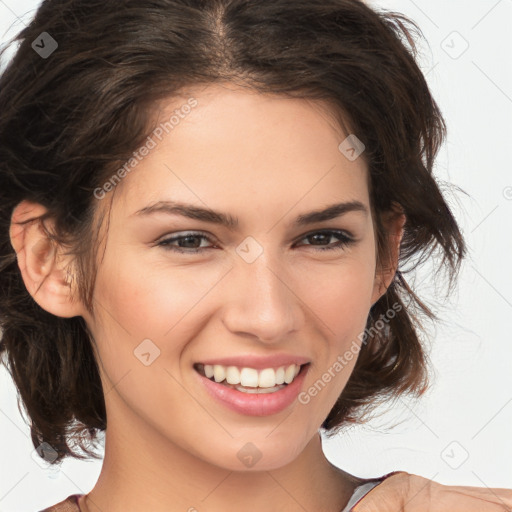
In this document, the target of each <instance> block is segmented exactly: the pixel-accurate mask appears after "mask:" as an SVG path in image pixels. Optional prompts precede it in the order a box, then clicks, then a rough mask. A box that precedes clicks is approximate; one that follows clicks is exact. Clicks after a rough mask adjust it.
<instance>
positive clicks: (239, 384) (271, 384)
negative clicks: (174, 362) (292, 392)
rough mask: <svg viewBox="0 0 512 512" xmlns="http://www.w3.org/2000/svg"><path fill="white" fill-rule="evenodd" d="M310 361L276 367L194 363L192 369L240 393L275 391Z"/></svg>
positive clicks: (302, 371) (289, 382)
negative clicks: (260, 367)
mask: <svg viewBox="0 0 512 512" xmlns="http://www.w3.org/2000/svg"><path fill="white" fill-rule="evenodd" d="M309 364H310V363H306V364H302V365H298V364H295V363H292V364H289V365H283V366H279V367H276V368H263V369H256V368H250V367H238V366H224V365H221V364H215V365H210V364H203V363H195V364H194V370H195V371H196V372H197V373H199V374H200V375H202V376H203V377H206V378H207V379H209V380H210V381H212V382H215V383H217V384H221V385H222V386H225V387H227V388H231V389H236V390H237V391H240V392H242V393H250V394H266V393H275V392H277V391H280V390H282V389H284V388H286V387H287V386H288V385H289V384H291V383H292V382H293V381H294V380H295V378H296V377H297V376H298V375H299V374H302V373H304V372H305V371H306V367H307V366H309Z"/></svg>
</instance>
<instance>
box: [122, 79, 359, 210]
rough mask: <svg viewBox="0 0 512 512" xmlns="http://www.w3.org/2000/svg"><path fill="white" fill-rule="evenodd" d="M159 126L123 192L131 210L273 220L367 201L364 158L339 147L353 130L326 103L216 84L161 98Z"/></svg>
mask: <svg viewBox="0 0 512 512" xmlns="http://www.w3.org/2000/svg"><path fill="white" fill-rule="evenodd" d="M190 105H194V106H193V107H192V108H190ZM155 126H156V129H155V131H154V132H153V134H152V135H150V140H151V141H150V142H149V143H148V145H149V146H151V149H150V150H149V151H147V152H146V156H144V157H143V158H141V159H140V161H139V162H138V163H137V165H136V166H135V167H134V169H133V170H132V171H131V172H129V174H128V175H127V176H126V178H124V179H123V183H122V187H121V188H122V190H120V191H117V192H116V196H117V195H118V194H119V195H121V197H120V203H119V205H120V207H122V208H123V209H124V210H125V213H126V214H127V215H128V214H130V213H133V212H134V211H136V210H137V209H140V208H143V207H144V206H146V204H147V203H148V201H157V200H162V199H176V200H181V201H187V202H189V203H190V202H192V203H196V204H198V205H202V206H204V205H208V206H209V207H211V208H220V209H224V210H225V209H226V207H227V206H231V207H232V208H234V209H237V210H239V211H240V210H241V211H243V210H244V209H245V210H247V209H248V208H249V207H251V206H252V207H253V208H256V209H258V211H260V213H262V211H263V210H264V211H269V212H270V210H272V213H273V215H274V216H275V215H276V214H279V213H282V210H290V209H291V208H294V205H299V204H300V205H301V206H303V207H304V208H308V207H309V206H312V207H318V206H319V204H321V205H323V204H327V203H333V202H335V201H339V200H359V201H362V202H364V203H366V204H368V200H369V198H368V187H367V167H366V163H365V161H364V159H363V158H362V157H359V158H356V159H355V160H351V159H348V158H347V157H346V156H345V154H344V153H343V152H342V151H341V150H340V148H339V146H340V144H341V143H342V142H343V141H344V140H345V139H346V137H347V136H348V135H349V134H348V133H346V132H344V130H343V129H342V128H341V127H340V126H339V124H338V123H337V122H336V121H335V117H334V113H332V112H330V111H329V107H328V106H327V105H326V104H325V103H320V102H317V101H311V100H305V99H298V98H288V97H284V96H280V95H269V94H262V93H258V92H255V91H252V90H248V89H245V88H240V87H237V86H234V85H231V84H223V85H218V84H217V85H210V86H207V87H204V86H203V87H201V88H199V87H196V88H189V89H188V90H187V92H186V93H182V95H181V96H180V97H178V98H176V97H175V98H173V99H171V100H166V101H163V102H161V103H160V104H159V108H158V117H157V120H156V123H155ZM298 211H300V208H299V209H297V212H298Z"/></svg>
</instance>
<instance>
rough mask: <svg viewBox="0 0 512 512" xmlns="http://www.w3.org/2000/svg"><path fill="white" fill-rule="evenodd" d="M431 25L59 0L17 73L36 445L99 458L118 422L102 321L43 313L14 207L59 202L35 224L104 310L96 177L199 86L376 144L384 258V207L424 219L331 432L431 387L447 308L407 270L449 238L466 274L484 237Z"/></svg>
mask: <svg viewBox="0 0 512 512" xmlns="http://www.w3.org/2000/svg"><path fill="white" fill-rule="evenodd" d="M43 32H47V33H48V34H49V35H50V36H51V37H52V38H53V39H54V40H55V41H56V42H57V44H58V47H57V48H56V49H55V50H54V51H53V53H51V55H47V56H46V58H42V56H41V55H40V54H38V52H37V51H35V49H34V47H33V43H34V42H35V41H39V39H40V38H41V37H42V36H41V34H42V33H43ZM44 37H46V36H44ZM419 37H421V31H420V29H419V28H418V26H417V25H416V24H415V23H414V22H413V21H411V20H410V19H408V18H407V17H405V16H403V15H401V14H399V13H394V12H390V11H384V10H381V11H377V10H374V9H372V8H370V7H369V6H367V5H366V4H365V3H363V2H361V1H358V0H258V1H253V0H115V1H114V0H44V1H43V2H42V4H41V5H40V7H39V9H38V10H37V12H36V14H35V17H34V18H33V20H32V21H31V23H30V24H29V25H28V26H27V27H26V28H24V29H23V30H22V31H21V32H20V33H19V34H18V35H17V36H16V37H15V38H14V39H13V40H12V41H11V44H12V43H13V42H17V43H18V45H19V46H18V48H17V50H16V52H15V54H14V57H13V58H12V59H11V60H10V62H8V63H7V65H6V67H5V69H4V70H3V72H2V74H1V77H0V112H1V113H2V114H1V116H0V327H1V329H2V338H1V342H0V353H2V356H4V364H5V365H6V368H7V369H8V371H9V372H10V374H11V376H12V378H13V380H14V382H15V384H16V387H17V389H18V390H19V397H20V398H21V400H22V402H23V405H24V407H25V410H26V412H27V413H28V416H29V418H30V422H31V423H30V430H31V437H32V442H33V444H34V446H35V447H38V446H39V445H40V444H41V443H42V442H47V443H49V444H50V445H51V446H52V447H53V449H54V450H55V451H56V453H57V457H56V458H55V459H54V460H53V461H52V462H53V463H58V462H59V461H60V460H62V459H63V458H64V457H66V456H72V457H76V458H86V457H84V455H82V454H81V453H79V451H78V449H77V448H80V449H81V450H83V451H84V452H85V453H86V454H87V455H88V456H92V457H96V455H95V454H94V453H93V452H92V451H91V450H90V448H89V445H90V443H91V442H93V441H94V440H96V439H97V435H98V433H99V431H104V430H105V429H106V427H107V418H106V411H105V402H104V397H103V390H102V385H101V381H100V376H99V371H98V366H97V362H96V360H95V357H94V352H93V343H94V340H93V339H92V336H91V335H90V333H89V331H88V329H87V325H86V324H85V321H84V320H83V318H82V317H74V318H60V317H56V316H54V315H52V314H50V313H49V312H47V311H45V310H43V309H42V308H41V307H40V306H39V305H38V304H37V303H36V302H35V301H34V299H33V298H32V296H31V295H30V294H29V293H28V291H27V289H26V287H25V285H24V283H23V280H22V277H21V273H20V269H19V268H18V265H17V261H16V255H15V252H14V250H13V247H12V246H11V243H10V238H9V227H10V222H11V216H12V212H13V209H14V208H15V206H16V205H17V204H18V203H19V202H20V201H22V200H24V199H28V200H31V201H34V202H37V203H39V204H41V205H43V206H44V207H45V208H46V209H47V210H48V211H47V213H46V214H45V215H43V216H42V217H39V218H38V219H30V220H29V221H33V220H39V221H41V222H42V223H43V226H44V221H45V220H46V219H52V220H53V221H54V223H55V228H54V231H53V232H51V233H50V232H48V235H49V236H50V237H51V238H52V239H53V241H54V242H55V243H59V244H62V245H63V246H64V247H66V248H67V250H68V251H69V252H68V254H71V255H72V256H73V267H74V275H75V278H76V285H77V293H78V295H79V297H80V300H82V301H83V303H84V305H85V306H86V308H87V309H88V311H90V312H91V313H93V312H94V307H93V306H94V304H93V302H94V284H95V277H96V271H97V265H96V263H95V261H96V260H95V255H96V253H97V251H98V247H99V232H100V228H101V226H103V224H104V221H105V218H106V217H107V215H106V214H105V213H104V212H103V213H101V215H98V212H99V201H98V200H97V198H95V196H94V190H95V189H96V188H97V187H100V186H101V185H102V184H104V183H105V181H106V180H108V179H109V178H110V177H111V176H112V174H113V172H114V171H115V170H116V169H119V167H120V165H122V164H123V163H124V162H126V161H127V160H128V159H129V158H130V157H131V155H132V153H133V151H134V150H135V149H136V148H138V147H140V145H141V144H142V143H143V141H144V140H145V139H146V138H147V137H148V135H149V134H150V133H151V131H152V130H153V129H154V126H153V125H154V113H155V111H156V109H157V105H158V102H159V101H160V100H166V99H170V98H173V97H175V96H176V95H178V94H180V93H181V92H182V91H183V90H186V87H187V86H191V85H195V84H205V86H206V85H208V84H212V83H216V82H223V81H229V82H236V83H238V84H241V85H243V86H245V87H248V88H250V89H252V90H255V91H258V92H260V93H272V94H280V95H284V96H287V97H293V98H304V99H308V100H319V101H321V102H325V104H328V105H329V106H330V108H331V109H332V113H333V115H334V116H336V118H337V119H339V121H340V123H341V125H342V126H345V125H346V126H348V127H350V133H352V134H355V135H356V136H357V137H358V138H359V139H360V140H361V141H362V142H363V143H364V144H365V147H366V150H365V152H364V154H363V157H364V158H365V161H366V163H367V165H368V170H369V189H370V199H371V206H372V211H373V214H374V220H375V225H376V242H377V248H378V259H377V261H378V263H379V264H383V262H384V261H385V260H386V254H387V252H386V251H387V249H388V247H389V240H388V237H387V233H386V231H385V230H384V223H383V218H384V215H386V214H387V213H389V212H390V211H393V208H394V207H396V205H399V207H400V208H401V210H402V211H403V212H404V213H405V215H406V218H407V221H406V224H405V226H404V236H403V239H402V242H401V247H400V255H399V267H398V271H397V272H396V274H395V277H394V279H393V281H392V283H391V285H390V286H389V288H388V289H387V291H386V293H385V294H384V295H383V296H382V297H381V298H380V300H379V301H378V302H376V303H375V304H374V305H373V306H372V308H371V310H370V314H369V316H368V320H367V325H366V331H365V334H366V336H365V339H364V340H363V343H362V345H361V350H360V352H359V356H358V359H357V363H356V365H355V368H354V370H353V373H352V375H351V377H350V379H349V381H348V383H347V385H346V387H345V388H344V390H343V392H342V393H341V396H340V397H339V399H338V400H337V402H336V404H335V406H334V407H333V409H332V410H331V411H330V413H329V415H328V416H327V417H326V418H325V420H324V421H323V423H322V427H323V428H324V429H325V431H326V432H327V433H328V434H331V433H335V432H337V431H338V430H339V429H340V428H341V427H343V426H344V425H346V424H348V423H355V422H359V421H362V419H363V417H364V415H365V414H366V413H368V412H369V411H371V410H372V408H373V407H374V406H375V404H377V403H378V401H379V399H387V398H389V397H397V396H399V395H401V394H403V393H408V394H412V395H414V396H418V397H419V396H420V395H421V394H422V393H423V392H424V391H425V389H426V388H427V386H428V373H429V372H428V364H427V363H428V359H427V354H426V350H425V348H424V347H423V346H422V342H421V340H420V334H421V329H422V326H421V321H420V320H421V317H422V316H425V315H426V317H429V318H431V319H433V318H435V315H434V313H433V312H432V311H431V310H430V309H429V308H428V307H427V306H426V305H425V304H424V303H423V302H422V301H421V300H420V299H419V297H418V296H416V294H415V293H414V291H413V290H412V289H411V287H410V286H409V285H408V284H407V282H406V279H405V277H404V275H405V274H406V273H407V272H409V271H411V270H413V269H415V268H416V266H417V265H420V264H422V263H423V262H424V261H425V259H426V258H428V257H429V256H430V255H432V254H433V252H434V251H435V252H436V253H439V254H441V255H442V259H440V260H439V269H441V268H443V269H445V270H447V271H448V274H449V276H450V281H449V282H450V284H452V283H453V282H454V278H455V277H456V274H457V272H458V270H459V267H460V263H461V260H462V258H463V257H464V255H465V251H466V247H465V243H464V240H463V238H462V235H461V232H460V231H459V227H458V225H457V222H456V220H455V218H454V216H453V214H452V213H451V211H450V208H449V206H448V204H447V202H446V201H445V199H444V197H443V195H442V193H441V191H440V188H439V186H438V184H437V183H436V180H435V178H434V176H433V172H432V171H433V165H434V160H435V157H436V154H437V152H438V150H439V147H440V145H441V144H442V142H443V139H444V137H445V132H446V126H445V122H444V120H443V117H442V115H441V112H440V109H439V108H438V106H437V104H436V102H435V100H434V99H433V97H432V95H431V93H430V91H429V88H428V86H427V83H426V80H425V77H424V76H423V74H422V72H421V70H420V68H419V66H418V64H417V62H416V61H417V47H416V42H415V41H416V38H419ZM39 46H41V45H39ZM4 51H5V50H4ZM29 221H27V222H29ZM405 267H407V270H405ZM394 305H399V307H394ZM390 308H392V309H393V310H394V312H395V314H394V315H393V317H392V318H391V315H390V314H389V311H390ZM383 316H386V320H385V321H384V323H385V326H384V328H379V324H378V322H379V321H380V322H381V324H382V323H383Z"/></svg>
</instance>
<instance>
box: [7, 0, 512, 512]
mask: <svg viewBox="0 0 512 512" xmlns="http://www.w3.org/2000/svg"><path fill="white" fill-rule="evenodd" d="M255 1H257V0H255ZM368 3H370V5H372V6H374V7H376V8H378V9H387V10H395V11H399V12H402V13H404V14H406V15H407V16H409V17H411V18H412V19H413V20H414V21H416V22H417V23H418V24H419V26H420V28H421V30H422V31H423V34H424V36H425V38H426V41H427V42H426V43H425V42H422V43H421V46H420V48H421V61H420V63H421V67H422V69H423V71H424V73H426V76H427V79H428V82H429V84H430V86H431V88H432V91H433V94H434V97H435V98H436V100H437V101H438V104H439V105H440V107H441V110H442V112H443V114H444V116H445V118H446V121H447V124H448V138H447V141H446V143H445V145H444V147H443V149H442V151H441V153H440V155H439V158H438V162H437V167H436V175H437V176H438V178H439V180H440V181H441V182H442V183H453V184H456V185H457V186H458V187H460V188H461V189H462V190H463V191H464V193H462V192H457V190H456V189H455V188H453V187H451V188H450V187H449V186H448V185H444V184H443V189H445V190H446V194H447V199H448V201H449V203H450V205H451V207H452V209H453V211H454V214H455V216H456V217H457V220H458V221H459V223H460V225H461V227H462V229H463V233H464V235H465V237H466V240H467V243H468V245H469V247H470V254H469V257H468V259H467V261H466V262H465V264H464V266H463V268H462V271H461V274H460V281H459V285H458V288H457V290H456V292H455V293H454V294H452V296H451V297H450V300H449V301H446V300H444V299H443V296H442V293H441V292H442V291H443V290H442V288H436V287H433V286H432V285H431V279H430V277H431V269H429V268H425V269H424V270H422V271H421V272H418V273H417V274H416V275H415V276H410V280H411V282H412V283H413V284H415V286H416V290H417V291H418V293H419V294H420V296H423V297H425V298H426V300H427V302H428V303H429V304H430V305H431V306H432V307H433V308H434V310H435V311H436V312H437V313H438V315H439V317H440V320H439V322H437V323H436V324H435V326H431V327H430V330H429V338H428V341H427V343H428V346H430V347H431V349H430V350H431V356H430V357H431V362H432V367H433V370H434V371H433V374H432V383H433V384H432V387H431V388H430V390H429V391H428V393H427V395H426V396H425V397H424V398H423V399H422V400H420V401H411V400H406V399H404V398H402V399H399V400H396V401H395V402H394V403H389V404H387V405H386V407H381V408H380V409H379V411H380V412H381V415H380V416H378V417H377V418H375V419H374V420H373V421H371V422H370V423H368V424H367V425H365V426H364V427H363V426H358V427H353V428H350V429H347V430H346V431H345V432H344V433H340V434H339V435H337V436H336V437H334V438H332V439H326V438H324V447H325V452H326V455H327V457H328V458H329V460H331V461H332V462H333V463H334V464H335V465H337V466H339V467H341V468H343V469H344V470H346V471H349V472H350V473H353V474H356V475H358V476H361V477H373V476H380V475H382V474H385V473H387V472H390V471H393V470H398V469H401V470H405V471H408V472H410V473H416V474H419V475H422V476H424V477H427V478H431V479H434V480H436V481H438V482H441V483H444V484H452V485H470V486H485V487H512V440H511V425H512V336H511V334H510V325H509V322H510V320H511V319H512V275H511V270H510V261H511V254H512V172H511V164H510V148H511V147H512V143H511V142H512V129H511V120H512V71H511V70H512V65H511V60H512V35H511V32H512V31H511V30H510V27H511V23H512V0H472V1H462V0H457V1H454V0H429V1H426V0H417V1H415V2H414V1H412V0H378V1H377V0H373V1H369V2H368ZM38 5H39V2H38V1H33V0H32V1H29V0H23V1H22V0H0V38H1V40H2V41H6V40H7V39H8V37H10V36H12V35H13V34H14V33H15V32H18V31H19V30H21V29H22V28H23V26H24V25H25V24H27V22H28V21H29V20H30V18H31V16H32V15H33V14H34V10H35V9H36V8H37V6H38ZM0 115H1V113H0ZM0 433H1V435H0V453H1V454H2V455H1V457H0V460H1V467H0V511H1V512H34V511H37V510H40V509H42V508H44V507H46V506H48V505H51V504H55V503H57V502H58V501H61V500H62V499H64V498H65V497H67V496H68V495H69V494H73V493H86V492H88V491H89V490H90V489H91V488H92V487H93V486H94V484H95V482H96V479H97V477H98V475H99V472H100V469H101V460H100V461H91V462H80V461H76V460H69V461H65V462H64V464H63V465H62V467H61V469H60V470H55V469H46V467H45V465H44V464H43V463H42V462H40V459H39V457H37V456H36V457H35V458H34V457H33V454H34V447H33V445H32V443H31V441H30V437H29V429H28V427H27V424H26V423H25V421H24V420H23V418H22V416H21V415H20V412H19V410H18V405H17V400H16V390H15V388H14V386H13V383H12V381H11V379H10V377H9V376H8V374H7V372H6V371H5V369H4V368H3V367H2V368H1V369H0Z"/></svg>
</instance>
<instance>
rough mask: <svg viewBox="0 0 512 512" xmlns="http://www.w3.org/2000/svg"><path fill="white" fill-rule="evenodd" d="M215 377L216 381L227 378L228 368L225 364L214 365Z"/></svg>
mask: <svg viewBox="0 0 512 512" xmlns="http://www.w3.org/2000/svg"><path fill="white" fill-rule="evenodd" d="M213 377H214V378H215V382H222V381H223V380H224V379H225V378H226V370H225V369H224V366H222V365H220V364H216V365H214V366H213Z"/></svg>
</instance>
